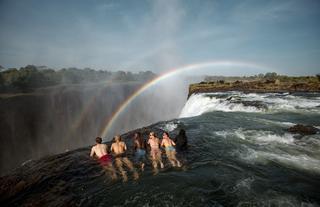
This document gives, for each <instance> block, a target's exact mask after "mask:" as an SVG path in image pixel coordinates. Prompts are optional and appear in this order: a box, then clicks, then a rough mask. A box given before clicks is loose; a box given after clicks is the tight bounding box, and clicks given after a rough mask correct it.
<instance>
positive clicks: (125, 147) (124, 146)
mask: <svg viewBox="0 0 320 207" xmlns="http://www.w3.org/2000/svg"><path fill="white" fill-rule="evenodd" d="M123 149H124V151H127V145H126V143H124V142H123Z"/></svg>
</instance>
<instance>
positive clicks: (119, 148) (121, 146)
mask: <svg viewBox="0 0 320 207" xmlns="http://www.w3.org/2000/svg"><path fill="white" fill-rule="evenodd" d="M126 149H127V146H126V144H125V143H124V142H122V141H120V142H116V143H113V144H112V145H111V151H112V152H113V153H114V154H116V155H118V154H122V153H124V152H125V151H126Z"/></svg>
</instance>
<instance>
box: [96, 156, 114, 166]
mask: <svg viewBox="0 0 320 207" xmlns="http://www.w3.org/2000/svg"><path fill="white" fill-rule="evenodd" d="M99 162H100V164H101V165H108V164H110V163H111V162H112V157H111V155H103V156H102V157H100V158H99Z"/></svg>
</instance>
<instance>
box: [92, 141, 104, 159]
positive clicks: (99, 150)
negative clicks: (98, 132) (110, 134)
mask: <svg viewBox="0 0 320 207" xmlns="http://www.w3.org/2000/svg"><path fill="white" fill-rule="evenodd" d="M107 150H108V147H107V145H106V144H98V143H97V144H96V145H95V146H93V147H92V148H91V153H90V156H91V157H93V156H94V155H96V156H97V157H98V158H101V157H102V156H104V155H106V154H108V151H107Z"/></svg>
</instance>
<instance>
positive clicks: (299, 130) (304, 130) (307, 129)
mask: <svg viewBox="0 0 320 207" xmlns="http://www.w3.org/2000/svg"><path fill="white" fill-rule="evenodd" d="M288 131H289V132H291V133H296V134H301V135H312V134H316V133H317V132H318V131H319V130H318V129H317V128H315V127H314V126H310V125H302V124H297V125H294V126H293V127H290V128H289V129H288Z"/></svg>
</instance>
